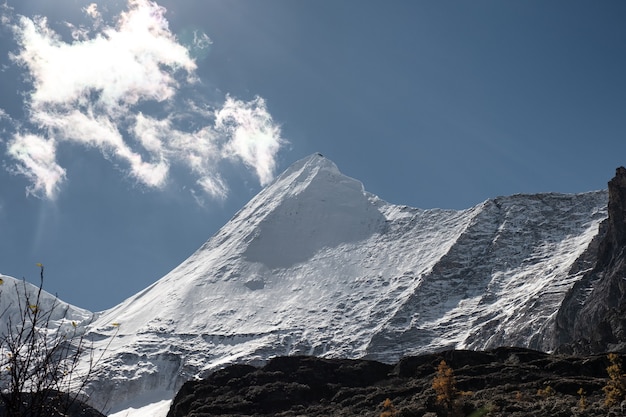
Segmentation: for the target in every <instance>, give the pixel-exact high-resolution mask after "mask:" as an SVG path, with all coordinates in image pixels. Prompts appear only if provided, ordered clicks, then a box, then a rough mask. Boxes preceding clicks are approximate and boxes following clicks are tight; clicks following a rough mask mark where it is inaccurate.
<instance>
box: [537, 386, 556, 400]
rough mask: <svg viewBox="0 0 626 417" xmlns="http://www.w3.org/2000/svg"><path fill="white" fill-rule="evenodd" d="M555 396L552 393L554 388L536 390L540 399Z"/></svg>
mask: <svg viewBox="0 0 626 417" xmlns="http://www.w3.org/2000/svg"><path fill="white" fill-rule="evenodd" d="M555 394H556V391H554V388H552V387H551V386H550V385H548V386H546V387H545V388H539V389H538V390H537V395H538V396H540V397H541V398H548V397H552V396H554V395H555Z"/></svg>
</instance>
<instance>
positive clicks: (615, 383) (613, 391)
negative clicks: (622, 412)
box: [602, 353, 626, 407]
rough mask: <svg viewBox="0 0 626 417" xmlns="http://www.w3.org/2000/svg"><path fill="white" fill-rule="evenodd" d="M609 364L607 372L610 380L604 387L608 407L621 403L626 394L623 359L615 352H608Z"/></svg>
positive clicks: (605, 401)
mask: <svg viewBox="0 0 626 417" xmlns="http://www.w3.org/2000/svg"><path fill="white" fill-rule="evenodd" d="M608 358H609V362H611V365H609V366H608V367H607V368H606V372H607V373H608V374H609V380H608V381H607V383H606V385H605V386H604V387H602V390H603V391H604V395H605V397H604V405H606V406H607V407H611V406H614V405H616V404H618V403H620V402H621V401H622V400H623V399H624V396H625V394H626V378H625V375H624V374H623V372H622V361H621V360H620V358H619V356H617V354H615V353H609V354H608Z"/></svg>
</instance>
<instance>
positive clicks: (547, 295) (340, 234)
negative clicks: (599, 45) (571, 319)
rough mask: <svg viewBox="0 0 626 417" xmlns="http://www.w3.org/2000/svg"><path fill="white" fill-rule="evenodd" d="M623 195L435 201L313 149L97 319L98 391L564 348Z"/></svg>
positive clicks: (169, 390)
mask: <svg viewBox="0 0 626 417" xmlns="http://www.w3.org/2000/svg"><path fill="white" fill-rule="evenodd" d="M607 199H608V196H607V192H606V191H597V192H590V193H584V194H577V195H564V194H538V195H514V196H510V197H498V198H495V199H492V200H488V201H485V202H484V203H482V204H479V205H477V206H475V207H472V208H470V209H467V210H461V211H457V210H422V209H416V208H411V207H407V206H398V205H394V204H389V203H387V202H385V201H383V200H381V199H379V198H378V197H376V196H375V195H372V194H370V193H367V192H366V191H365V190H364V188H363V185H362V184H361V183H360V182H359V181H357V180H355V179H352V178H349V177H347V176H345V175H343V174H342V173H341V172H340V171H339V170H338V168H337V167H336V166H335V164H334V163H333V162H331V161H330V160H328V159H326V158H324V157H323V156H321V155H319V154H315V155H312V156H310V157H308V158H306V159H303V160H301V161H299V162H296V163H295V164H293V165H292V166H291V167H290V168H289V169H287V171H285V172H284V173H283V174H282V175H280V176H279V177H278V178H277V179H276V180H275V181H274V182H273V183H272V184H271V185H269V186H268V187H267V188H265V189H264V190H262V191H261V192H260V193H259V194H258V195H257V196H256V197H255V198H253V199H252V200H251V201H250V202H249V203H248V204H247V205H246V206H245V207H244V208H243V209H241V210H240V211H239V212H238V213H237V214H236V215H235V216H234V217H233V219H231V220H230V221H229V222H228V223H227V224H226V225H225V226H224V227H223V228H222V229H221V230H220V231H219V232H218V233H217V234H216V235H215V236H213V237H212V238H211V239H209V240H208V241H207V242H206V243H205V244H204V245H203V246H202V247H201V248H200V249H198V251H196V253H194V254H193V255H191V256H190V257H189V258H188V259H187V260H186V261H185V262H183V263H182V264H181V265H180V266H179V267H177V268H176V269H174V270H173V271H172V272H170V273H169V274H167V275H166V276H165V277H163V278H161V279H160V280H158V281H157V282H155V283H154V284H153V285H151V286H150V287H148V288H146V289H145V290H143V291H141V292H140V293H138V294H137V295H135V296H133V297H131V298H129V299H127V300H125V301H124V302H122V303H121V304H119V305H118V306H116V307H114V308H112V309H110V310H107V311H104V312H102V313H100V314H99V315H98V317H96V318H95V320H94V321H93V322H91V324H89V326H88V336H89V338H90V339H91V340H93V342H94V347H95V348H96V356H97V357H99V356H100V355H101V354H103V355H104V356H103V359H102V361H100V362H99V363H98V369H99V373H98V374H97V375H96V378H95V379H94V381H93V384H92V385H91V387H90V388H91V400H90V402H91V403H92V405H95V406H96V407H97V408H100V409H110V410H111V411H112V412H118V411H120V410H131V409H132V408H140V407H144V406H146V405H148V404H160V406H155V407H154V408H151V409H150V410H152V411H151V412H150V413H151V415H159V412H161V413H162V410H163V409H164V406H165V407H166V404H167V401H168V400H170V399H171V398H173V396H174V394H175V392H176V391H177V390H178V388H179V387H180V386H181V385H182V383H183V382H185V381H186V380H189V379H193V378H197V377H202V376H203V375H206V374H207V373H209V372H210V371H212V370H214V369H216V368H220V367H223V366H225V365H227V364H230V363H236V362H246V363H252V364H260V363H262V362H264V361H265V360H266V359H268V358H269V357H272V356H276V355H293V354H311V355H321V356H327V357H348V358H355V357H367V358H373V359H378V360H381V361H385V362H392V361H395V360H397V359H398V358H399V357H401V356H404V355H410V354H418V353H423V352H431V351H436V350H441V349H445V348H452V347H455V348H469V349H485V348H490V347H495V346H500V345H514V346H524V347H532V348H537V349H541V350H547V351H549V350H552V349H554V348H555V347H556V345H555V344H556V339H557V338H556V337H555V335H554V327H555V326H554V325H555V317H556V315H557V311H558V310H559V307H560V306H561V303H562V302H563V299H564V297H565V295H566V293H567V291H568V290H569V289H570V288H571V287H572V286H573V285H574V283H575V282H577V281H578V280H580V278H581V276H582V275H583V274H584V273H585V271H587V270H589V269H590V268H592V266H593V265H592V264H591V261H589V259H588V258H589V257H588V256H587V257H581V255H582V254H583V253H584V252H585V249H586V248H587V247H588V246H589V245H590V242H591V241H592V239H593V238H594V236H595V235H596V234H597V233H598V225H599V223H600V222H601V221H602V220H604V219H605V218H606V217H607V208H606V207H607ZM3 278H4V280H5V282H7V280H8V281H10V282H13V281H11V279H10V278H8V277H3ZM2 295H3V296H4V293H3V294H2ZM0 301H1V300H0ZM71 317H75V320H78V321H80V322H81V323H89V322H90V321H91V319H92V315H91V314H90V313H89V312H85V311H84V310H80V309H76V310H75V311H74V309H72V316H71ZM160 401H161V402H160ZM159 402H160V403H159ZM165 409H166V408H165ZM157 410H160V411H157ZM125 413H126V412H124V413H120V414H119V415H126V414H125ZM131 415H132V414H131ZM146 415H147V414H146Z"/></svg>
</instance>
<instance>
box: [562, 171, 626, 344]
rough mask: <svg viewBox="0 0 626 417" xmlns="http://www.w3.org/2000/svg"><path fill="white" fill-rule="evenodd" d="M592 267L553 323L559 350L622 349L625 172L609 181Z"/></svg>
mask: <svg viewBox="0 0 626 417" xmlns="http://www.w3.org/2000/svg"><path fill="white" fill-rule="evenodd" d="M596 245H597V256H596V263H595V266H594V267H593V268H592V269H590V270H589V272H587V273H586V274H585V275H584V276H583V278H582V279H581V280H580V281H579V282H577V283H576V285H574V287H573V288H572V289H571V290H570V291H569V293H568V294H567V296H566V297H565V299H564V301H563V303H562V305H561V308H560V309H559V312H558V314H557V320H556V343H555V344H556V345H557V346H560V347H559V351H562V352H570V353H578V354H584V353H592V352H605V351H609V350H612V351H624V350H626V168H624V167H620V168H618V169H617V170H616V173H615V177H614V178H613V179H612V180H611V181H609V206H608V218H607V220H605V221H604V222H603V224H602V225H601V227H600V233H599V234H598V236H597V239H596V242H594V244H592V245H591V246H590V250H593V249H595V246H596Z"/></svg>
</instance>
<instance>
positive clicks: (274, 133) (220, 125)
mask: <svg viewBox="0 0 626 417" xmlns="http://www.w3.org/2000/svg"><path fill="white" fill-rule="evenodd" d="M215 125H216V128H217V129H218V131H222V132H224V133H227V134H228V135H230V138H231V140H230V141H229V143H228V144H227V146H226V150H227V152H229V153H230V154H231V155H232V156H235V157H238V158H240V159H241V160H242V161H243V162H244V163H245V164H246V165H248V166H249V167H251V168H253V169H254V170H256V173H257V176H258V177H259V180H260V181H261V184H262V185H266V184H268V183H269V182H270V181H271V180H272V177H273V173H274V168H275V167H276V161H275V158H274V156H275V155H276V153H277V152H278V149H279V148H280V146H281V144H282V141H281V140H280V127H279V126H278V125H277V124H276V123H274V121H273V120H272V116H271V115H270V113H269V112H268V111H267V108H266V105H265V100H263V99H262V98H261V97H257V98H255V99H254V100H253V101H250V102H243V101H241V100H236V99H233V98H232V97H226V103H225V104H224V107H223V108H222V109H220V110H219V111H217V112H216V121H215Z"/></svg>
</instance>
